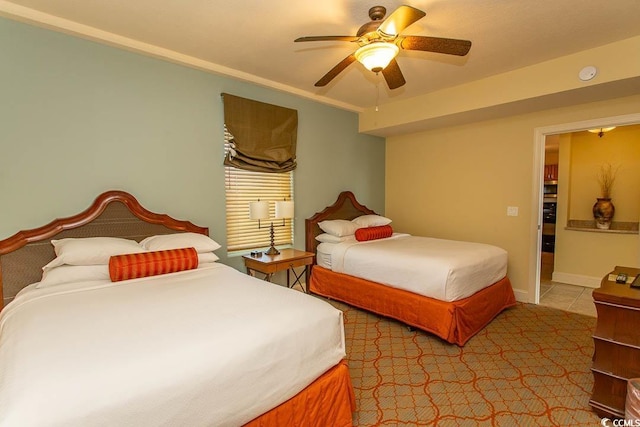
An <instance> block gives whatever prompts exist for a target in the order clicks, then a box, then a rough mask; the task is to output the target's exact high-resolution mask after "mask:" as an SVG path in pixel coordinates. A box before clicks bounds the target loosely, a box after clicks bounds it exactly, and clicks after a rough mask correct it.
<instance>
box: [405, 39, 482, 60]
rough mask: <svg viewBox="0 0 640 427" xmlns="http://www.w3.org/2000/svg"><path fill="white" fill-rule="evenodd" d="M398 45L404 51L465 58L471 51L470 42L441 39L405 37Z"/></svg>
mask: <svg viewBox="0 0 640 427" xmlns="http://www.w3.org/2000/svg"><path fill="white" fill-rule="evenodd" d="M398 44H399V45H400V47H401V48H402V49H407V50H422V51H425V52H436V53H446V54H448V55H458V56H465V55H466V54H467V53H469V49H471V42H470V41H469V40H457V39H443V38H440V37H425V36H405V37H403V38H402V40H401V41H400V42H399V43H398Z"/></svg>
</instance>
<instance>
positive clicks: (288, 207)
mask: <svg viewBox="0 0 640 427" xmlns="http://www.w3.org/2000/svg"><path fill="white" fill-rule="evenodd" d="M276 218H293V202H292V201H291V200H288V201H287V200H284V201H279V202H276Z"/></svg>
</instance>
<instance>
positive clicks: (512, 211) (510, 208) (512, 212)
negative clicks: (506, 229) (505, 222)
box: [507, 206, 518, 216]
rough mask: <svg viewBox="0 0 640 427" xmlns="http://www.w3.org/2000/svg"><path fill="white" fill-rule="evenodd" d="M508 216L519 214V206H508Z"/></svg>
mask: <svg viewBox="0 0 640 427" xmlns="http://www.w3.org/2000/svg"><path fill="white" fill-rule="evenodd" d="M507 216H518V207H517V206H507Z"/></svg>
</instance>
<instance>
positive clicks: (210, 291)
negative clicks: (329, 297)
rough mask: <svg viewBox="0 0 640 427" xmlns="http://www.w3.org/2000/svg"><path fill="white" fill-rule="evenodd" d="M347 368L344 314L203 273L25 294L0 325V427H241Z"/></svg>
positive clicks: (228, 273) (254, 282)
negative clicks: (327, 374) (334, 370)
mask: <svg viewBox="0 0 640 427" xmlns="http://www.w3.org/2000/svg"><path fill="white" fill-rule="evenodd" d="M344 357H345V343H344V330H343V319H342V313H341V312H340V311H339V310H336V309H335V308H333V307H332V306H330V305H329V304H327V303H325V302H324V301H321V300H318V299H316V298H311V297H309V296H308V295H305V294H303V293H300V292H295V291H292V290H290V289H286V288H283V287H280V286H278V285H273V284H269V283H267V282H264V281H261V280H258V279H255V278H252V277H249V276H247V275H245V274H242V273H240V272H238V271H236V270H235V269H233V268H231V267H228V266H224V265H222V264H217V263H214V265H212V266H211V267H208V268H203V269H198V270H190V271H184V272H180V273H173V274H167V275H163V276H154V277H149V278H144V279H135V280H128V281H123V282H117V283H111V282H105V281H93V282H80V283H70V284H63V285H58V286H52V287H48V288H43V289H37V288H35V287H34V286H29V287H27V288H25V290H23V291H22V292H21V293H20V294H19V295H18V296H17V297H16V298H15V300H14V301H13V302H11V303H10V304H9V305H8V306H7V307H6V308H5V309H4V310H3V311H2V313H1V314H0V408H2V410H1V411H0V426H18V425H19V426H21V427H28V426H44V425H46V426H87V425H92V426H101V425H104V426H107V425H109V426H111V425H118V426H141V425H154V426H175V425H188V426H210V425H216V426H237V425H242V424H244V423H246V422H249V421H250V420H252V419H254V418H255V417H256V416H258V415H260V414H262V413H264V412H266V411H268V410H269V409H271V408H273V407H275V406H277V405H279V404H281V403H282V402H284V401H286V400H287V399H289V398H291V397H292V396H294V395H295V394H297V393H298V392H300V391H301V390H302V389H304V388H305V387H306V386H308V385H309V384H311V383H312V382H313V381H314V380H315V379H316V378H318V377H319V376H321V375H322V374H323V373H324V372H326V371H327V370H328V369H330V368H331V367H333V366H335V365H336V364H338V363H339V362H340V361H341V360H342V359H343V358H344Z"/></svg>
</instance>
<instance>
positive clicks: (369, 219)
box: [353, 215, 391, 228]
mask: <svg viewBox="0 0 640 427" xmlns="http://www.w3.org/2000/svg"><path fill="white" fill-rule="evenodd" d="M353 222H354V223H355V224H357V225H358V228H367V227H380V226H381V225H387V224H391V220H390V219H389V218H385V217H383V216H381V215H362V216H359V217H357V218H354V219H353Z"/></svg>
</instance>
